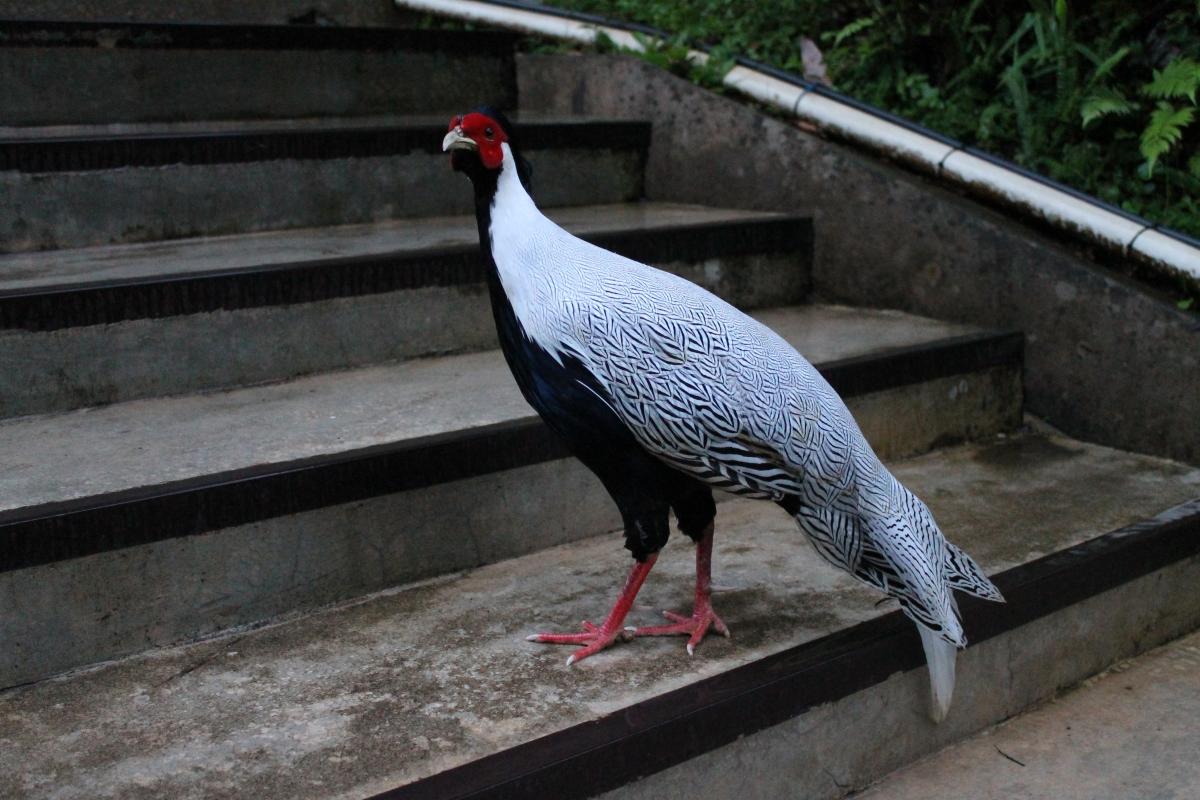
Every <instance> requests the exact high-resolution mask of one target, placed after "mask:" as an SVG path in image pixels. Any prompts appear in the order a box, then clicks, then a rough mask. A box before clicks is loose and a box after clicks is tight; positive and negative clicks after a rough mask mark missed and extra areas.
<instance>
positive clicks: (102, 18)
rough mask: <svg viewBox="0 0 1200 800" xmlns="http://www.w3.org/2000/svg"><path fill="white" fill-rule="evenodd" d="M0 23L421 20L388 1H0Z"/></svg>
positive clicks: (393, 23)
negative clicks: (58, 21) (15, 20)
mask: <svg viewBox="0 0 1200 800" xmlns="http://www.w3.org/2000/svg"><path fill="white" fill-rule="evenodd" d="M0 18H4V19H34V20H61V21H63V22H78V21H80V20H94V21H97V22H105V23H110V24H111V23H113V22H116V21H122V22H147V21H155V22H193V23H194V22H200V21H203V22H209V23H225V24H243V23H251V24H259V25H262V24H280V25H282V24H309V25H340V26H350V27H354V26H375V27H398V26H399V27H414V26H416V25H417V24H418V23H419V22H420V18H421V15H419V14H414V13H412V12H408V11H402V10H400V9H398V8H397V7H396V4H395V3H394V2H392V0H255V2H253V3H247V2H246V1H245V0H172V2H170V3H163V2H161V0H104V2H80V0H0Z"/></svg>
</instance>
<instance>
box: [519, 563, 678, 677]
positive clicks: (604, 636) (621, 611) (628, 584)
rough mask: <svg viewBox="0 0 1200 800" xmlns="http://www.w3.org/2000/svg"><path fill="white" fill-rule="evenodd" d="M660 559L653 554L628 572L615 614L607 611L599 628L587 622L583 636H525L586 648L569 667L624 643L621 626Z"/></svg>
mask: <svg viewBox="0 0 1200 800" xmlns="http://www.w3.org/2000/svg"><path fill="white" fill-rule="evenodd" d="M657 558H658V554H657V553H652V554H650V555H649V556H648V557H647V558H646V560H645V561H640V562H637V563H635V564H634V565H633V569H631V570H630V571H629V577H628V578H626V579H625V587H624V588H623V589H621V596H620V597H618V598H617V602H616V604H615V605H614V606H613V607H612V611H609V612H608V617H607V618H605V620H604V624H603V625H600V626H598V627H597V626H596V625H593V624H592V623H590V622H588V621H587V620H584V621H583V632H582V633H535V634H533V635H532V636H526V637H525V640H526V641H529V642H542V643H544V644H581V645H583V647H581V648H579V649H578V650H576V651H575V652H574V653H572V654H571V657H570V658H568V659H567V666H568V667H569V666H571V665H572V664H574V663H575V662H576V661H582V660H583V659H585V658H587V657H588V656H590V655H594V654H596V653H599V652H600V651H601V650H603V649H604V648H606V647H608V646H609V645H610V644H612V643H613V642H615V641H616V640H617V639H618V638H620V639H621V640H623V641H624V640H628V639H629V638H630V636H629V634H627V633H626V632H625V630H624V629H623V628H622V627H621V623H623V622H624V621H625V615H626V614H628V613H629V607H630V606H632V605H633V599H634V598H635V597H637V593H638V590H639V589H641V588H642V583H643V582H644V581H645V580H646V576H647V575H649V574H650V569H651V568H652V567H653V566H654V562H655V560H656V559H657Z"/></svg>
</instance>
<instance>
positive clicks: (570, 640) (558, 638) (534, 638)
mask: <svg viewBox="0 0 1200 800" xmlns="http://www.w3.org/2000/svg"><path fill="white" fill-rule="evenodd" d="M581 624H582V626H583V632H582V633H535V634H533V635H531V636H526V637H525V641H527V642H541V643H542V644H581V645H584V646H583V647H581V648H579V649H578V650H576V651H575V652H574V653H572V654H571V655H570V656H569V657H568V658H567V666H568V667H569V666H571V665H572V664H574V663H575V662H576V661H582V660H583V659H585V658H587V657H588V656H590V655H594V654H596V653H599V652H600V651H601V650H603V649H604V648H606V647H608V646H609V645H611V644H612V643H613V642H615V641H617V640H618V639H620V640H621V641H623V642H627V641H629V640H630V639H632V638H633V637H632V636H630V635H629V633H628V632H627V631H625V630H622V629H621V628H620V627H617V628H616V629H615V630H605V628H604V626H601V625H594V624H592V623H591V622H588V621H587V620H586V619H585V620H584V621H583V622H582V623H581Z"/></svg>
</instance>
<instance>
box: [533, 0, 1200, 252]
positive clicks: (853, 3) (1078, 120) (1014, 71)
mask: <svg viewBox="0 0 1200 800" xmlns="http://www.w3.org/2000/svg"><path fill="white" fill-rule="evenodd" d="M551 2H553V3H555V4H557V5H561V6H566V7H570V8H575V9H578V10H582V11H589V12H592V13H596V14H602V15H605V16H609V17H614V18H620V19H627V20H632V21H637V22H642V23H645V24H648V25H652V26H655V27H658V28H662V29H663V30H666V31H670V32H671V33H672V36H673V38H672V40H671V41H670V42H669V43H667V44H666V45H664V46H663V47H665V48H666V49H665V51H661V50H660V52H658V54H657V55H648V56H647V57H649V58H660V59H662V60H663V61H664V62H665V64H664V65H665V66H667V68H668V69H672V71H674V72H676V73H677V74H684V75H687V76H689V77H692V78H693V79H697V80H702V81H706V82H708V83H710V84H711V83H713V82H714V81H719V79H720V75H721V74H723V72H722V71H721V70H722V69H723V68H725V65H727V64H728V63H729V61H728V56H730V55H734V54H737V55H746V56H749V57H751V58H755V59H758V60H760V61H764V62H766V63H769V64H773V65H775V66H778V67H782V68H783V69H787V70H792V71H794V72H798V73H800V72H803V69H804V65H803V62H802V59H801V52H800V40H801V38H802V37H805V36H807V37H809V38H811V39H813V40H814V41H816V42H818V43H819V45H820V46H821V48H822V50H823V55H824V58H825V63H826V66H827V69H828V73H829V76H830V78H831V79H832V80H833V82H834V84H835V85H836V86H837V87H838V88H839V89H841V90H842V91H845V92H846V93H848V94H850V95H853V96H855V97H858V98H860V99H862V100H864V101H866V102H868V103H872V104H874V105H877V106H879V107H881V108H884V109H887V110H889V111H892V112H895V113H897V114H900V115H902V116H905V117H908V118H910V119H913V120H915V121H917V122H920V123H922V124H924V125H927V126H929V127H931V128H933V129H935V130H939V131H941V132H943V133H946V134H948V135H950V136H953V137H955V138H958V139H961V140H963V141H965V142H967V143H969V144H973V145H976V146H978V147H981V148H983V149H985V150H989V151H992V152H995V153H997V154H999V155H1002V156H1005V157H1006V158H1010V159H1012V160H1014V161H1016V162H1017V163H1020V164H1022V165H1024V166H1027V167H1029V168H1031V169H1034V170H1036V171H1038V172H1041V173H1043V174H1046V175H1048V176H1050V177H1052V178H1055V179H1057V180H1061V181H1063V182H1065V183H1067V184H1070V185H1072V186H1076V187H1078V188H1080V189H1082V190H1084V191H1086V192H1090V193H1092V194H1095V195H1097V196H1099V197H1101V198H1102V199H1104V200H1107V201H1109V202H1112V203H1114V204H1117V205H1120V206H1121V207H1123V208H1126V209H1128V210H1129V211H1132V212H1134V213H1138V214H1142V215H1145V216H1147V217H1149V218H1150V219H1153V220H1155V221H1157V222H1160V223H1162V224H1165V225H1169V226H1171V227H1175V228H1178V229H1180V230H1183V231H1185V232H1188V233H1191V234H1193V235H1200V123H1196V122H1195V118H1196V116H1197V114H1196V112H1195V109H1196V108H1197V104H1196V98H1197V97H1198V96H1200V65H1198V62H1200V5H1198V4H1197V2H1196V0H1160V2H1157V3H1155V4H1154V5H1153V6H1144V7H1143V6H1141V5H1139V4H1131V3H1127V2H1121V0H1090V1H1089V2H1086V3H1085V2H1083V1H1082V0H1074V1H1073V2H1072V0H991V2H985V0H969V2H961V0H841V1H840V2H834V1H833V0H774V2H771V3H763V2H760V1H759V0H656V1H655V2H646V0H551ZM697 44H705V45H709V46H715V47H717V48H718V53H719V55H720V57H719V58H718V59H717V62H718V63H717V64H716V68H714V69H710V70H708V71H707V72H705V73H704V74H703V75H699V76H698V75H697V74H696V73H695V70H696V69H697V67H696V65H687V64H684V63H680V58H679V57H678V53H679V52H680V51H686V49H687V48H688V47H689V46H695V45H697ZM672 54H674V55H672ZM684 61H686V59H684ZM1160 103H1163V104H1165V107H1163V106H1160V105H1159V104H1160ZM1168 108H1169V111H1168V110H1167V109H1168Z"/></svg>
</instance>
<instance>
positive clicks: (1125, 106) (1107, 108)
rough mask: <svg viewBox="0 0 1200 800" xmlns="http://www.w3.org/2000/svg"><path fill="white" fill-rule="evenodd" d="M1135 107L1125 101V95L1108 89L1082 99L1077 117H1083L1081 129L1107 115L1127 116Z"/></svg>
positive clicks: (1104, 88)
mask: <svg viewBox="0 0 1200 800" xmlns="http://www.w3.org/2000/svg"><path fill="white" fill-rule="evenodd" d="M1135 108H1137V106H1136V105H1135V104H1133V103H1131V102H1129V101H1128V100H1126V99H1125V95H1123V94H1121V93H1120V92H1119V91H1118V90H1116V89H1112V88H1109V87H1107V86H1106V87H1103V88H1101V89H1098V90H1097V91H1096V93H1095V94H1093V95H1091V96H1089V97H1086V98H1084V101H1083V103H1082V104H1081V105H1080V107H1079V115H1080V116H1081V117H1083V127H1085V128H1086V127H1087V126H1088V124H1089V123H1092V122H1095V121H1096V120H1098V119H1100V118H1101V117H1106V116H1108V115H1109V114H1116V115H1121V114H1128V113H1129V112H1130V111H1133V110H1134V109H1135Z"/></svg>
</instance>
